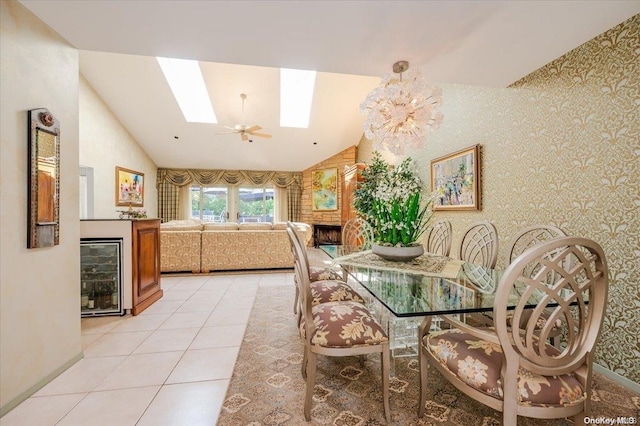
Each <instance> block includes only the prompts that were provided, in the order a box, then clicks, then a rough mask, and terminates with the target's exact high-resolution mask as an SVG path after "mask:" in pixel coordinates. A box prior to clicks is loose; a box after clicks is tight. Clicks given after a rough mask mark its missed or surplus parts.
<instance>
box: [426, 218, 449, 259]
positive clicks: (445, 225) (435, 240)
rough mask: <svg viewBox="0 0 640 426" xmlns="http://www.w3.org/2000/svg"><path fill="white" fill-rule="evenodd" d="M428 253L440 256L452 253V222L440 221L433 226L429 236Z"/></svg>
mask: <svg viewBox="0 0 640 426" xmlns="http://www.w3.org/2000/svg"><path fill="white" fill-rule="evenodd" d="M426 249H427V251H428V252H429V253H432V254H439V255H440V256H449V254H450V253H451V222H449V221H448V220H446V219H445V220H440V221H438V222H436V223H434V224H433V226H432V227H431V229H430V230H429V234H427V247H426Z"/></svg>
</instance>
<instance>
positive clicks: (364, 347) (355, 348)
mask: <svg viewBox="0 0 640 426" xmlns="http://www.w3.org/2000/svg"><path fill="white" fill-rule="evenodd" d="M287 232H288V233H289V236H290V238H291V240H292V242H293V241H294V240H295V232H294V231H293V230H292V229H291V228H287ZM292 245H293V247H294V251H295V256H294V257H295V261H296V264H298V266H299V267H297V268H296V269H295V271H296V274H297V275H298V282H299V283H300V296H301V303H300V310H301V311H302V321H301V322H300V334H301V336H302V338H303V340H304V358H303V361H302V376H303V377H304V378H305V380H306V394H305V401H304V416H305V419H306V420H307V421H310V420H311V403H312V398H313V391H314V388H315V381H316V362H317V356H318V355H325V356H354V355H366V354H370V353H380V358H381V367H382V368H381V371H382V401H383V406H384V414H385V418H386V421H387V423H389V422H390V417H391V414H390V413H391V412H390V408H389V359H390V353H389V337H388V336H387V333H386V332H385V330H384V329H383V328H382V326H381V325H380V323H378V321H377V320H376V319H375V318H374V317H373V315H372V314H371V313H370V312H369V310H367V308H366V307H365V306H364V305H363V304H361V303H358V302H354V301H349V300H343V301H331V302H326V303H316V302H317V300H316V297H315V296H314V295H313V292H312V288H311V284H312V283H311V281H309V276H308V274H306V273H305V271H307V269H308V264H307V258H306V255H305V250H304V247H302V245H300V244H292Z"/></svg>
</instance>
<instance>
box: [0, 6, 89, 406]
mask: <svg viewBox="0 0 640 426" xmlns="http://www.w3.org/2000/svg"><path fill="white" fill-rule="evenodd" d="M0 61H1V63H2V66H1V67H0V111H2V114H0V144H1V152H2V155H1V156H0V182H2V185H1V188H0V221H1V222H0V223H1V226H0V253H1V254H2V256H1V257H0V361H1V362H0V415H2V414H4V413H5V412H6V411H8V410H9V409H11V408H12V407H13V406H14V405H15V404H17V403H18V402H19V401H20V400H21V399H24V398H26V397H27V396H28V395H29V394H30V393H32V392H33V391H35V390H36V389H37V388H38V387H39V386H42V385H43V384H44V383H45V382H46V381H47V380H50V379H51V378H52V376H55V374H58V373H60V372H61V371H62V370H64V369H65V368H66V367H68V366H69V365H71V364H72V363H73V362H75V361H77V360H78V359H80V358H81V357H82V349H81V343H80V315H79V311H80V310H79V306H80V294H79V292H78V288H79V275H80V274H79V269H80V247H79V244H78V241H79V239H80V224H79V220H78V52H77V51H76V49H73V48H72V47H71V46H69V44H68V43H67V42H66V41H64V40H63V39H62V38H61V37H60V36H58V35H57V34H56V33H54V32H53V31H52V30H51V29H50V28H49V27H47V26H46V25H45V24H43V23H42V22H41V21H40V20H39V19H38V18H36V17H35V16H34V15H32V14H31V13H30V12H29V11H27V9H25V8H24V7H23V6H22V5H20V4H19V3H17V2H15V1H5V0H3V1H2V2H0ZM41 107H46V108H48V109H49V110H50V111H51V112H52V113H53V114H54V116H55V117H56V118H57V119H58V120H59V121H60V131H61V137H60V141H61V144H60V157H61V161H60V166H61V171H60V187H61V189H60V244H59V245H57V246H54V247H48V248H39V249H27V248H26V246H27V192H28V189H27V176H28V170H27V146H28V143H27V110H29V109H34V108H41Z"/></svg>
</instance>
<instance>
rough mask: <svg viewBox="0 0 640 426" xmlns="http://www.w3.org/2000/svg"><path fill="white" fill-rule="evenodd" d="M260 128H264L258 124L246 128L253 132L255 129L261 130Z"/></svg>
mask: <svg viewBox="0 0 640 426" xmlns="http://www.w3.org/2000/svg"><path fill="white" fill-rule="evenodd" d="M260 129H262V127H260V126H257V125H256V126H251V127H249V128H248V129H246V131H247V132H249V133H251V132H253V131H255V130H260Z"/></svg>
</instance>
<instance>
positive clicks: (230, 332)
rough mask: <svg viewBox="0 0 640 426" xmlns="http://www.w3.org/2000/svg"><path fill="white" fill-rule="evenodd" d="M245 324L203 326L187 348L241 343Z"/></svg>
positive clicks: (238, 344) (205, 347)
mask: <svg viewBox="0 0 640 426" xmlns="http://www.w3.org/2000/svg"><path fill="white" fill-rule="evenodd" d="M245 328H246V326H245V325H223V326H219V327H204V328H202V329H201V330H200V332H199V333H198V335H197V336H196V338H195V339H194V340H193V342H192V343H191V346H189V349H207V348H224V347H227V346H238V347H240V345H241V344H242V338H243V336H244V329H245Z"/></svg>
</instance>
